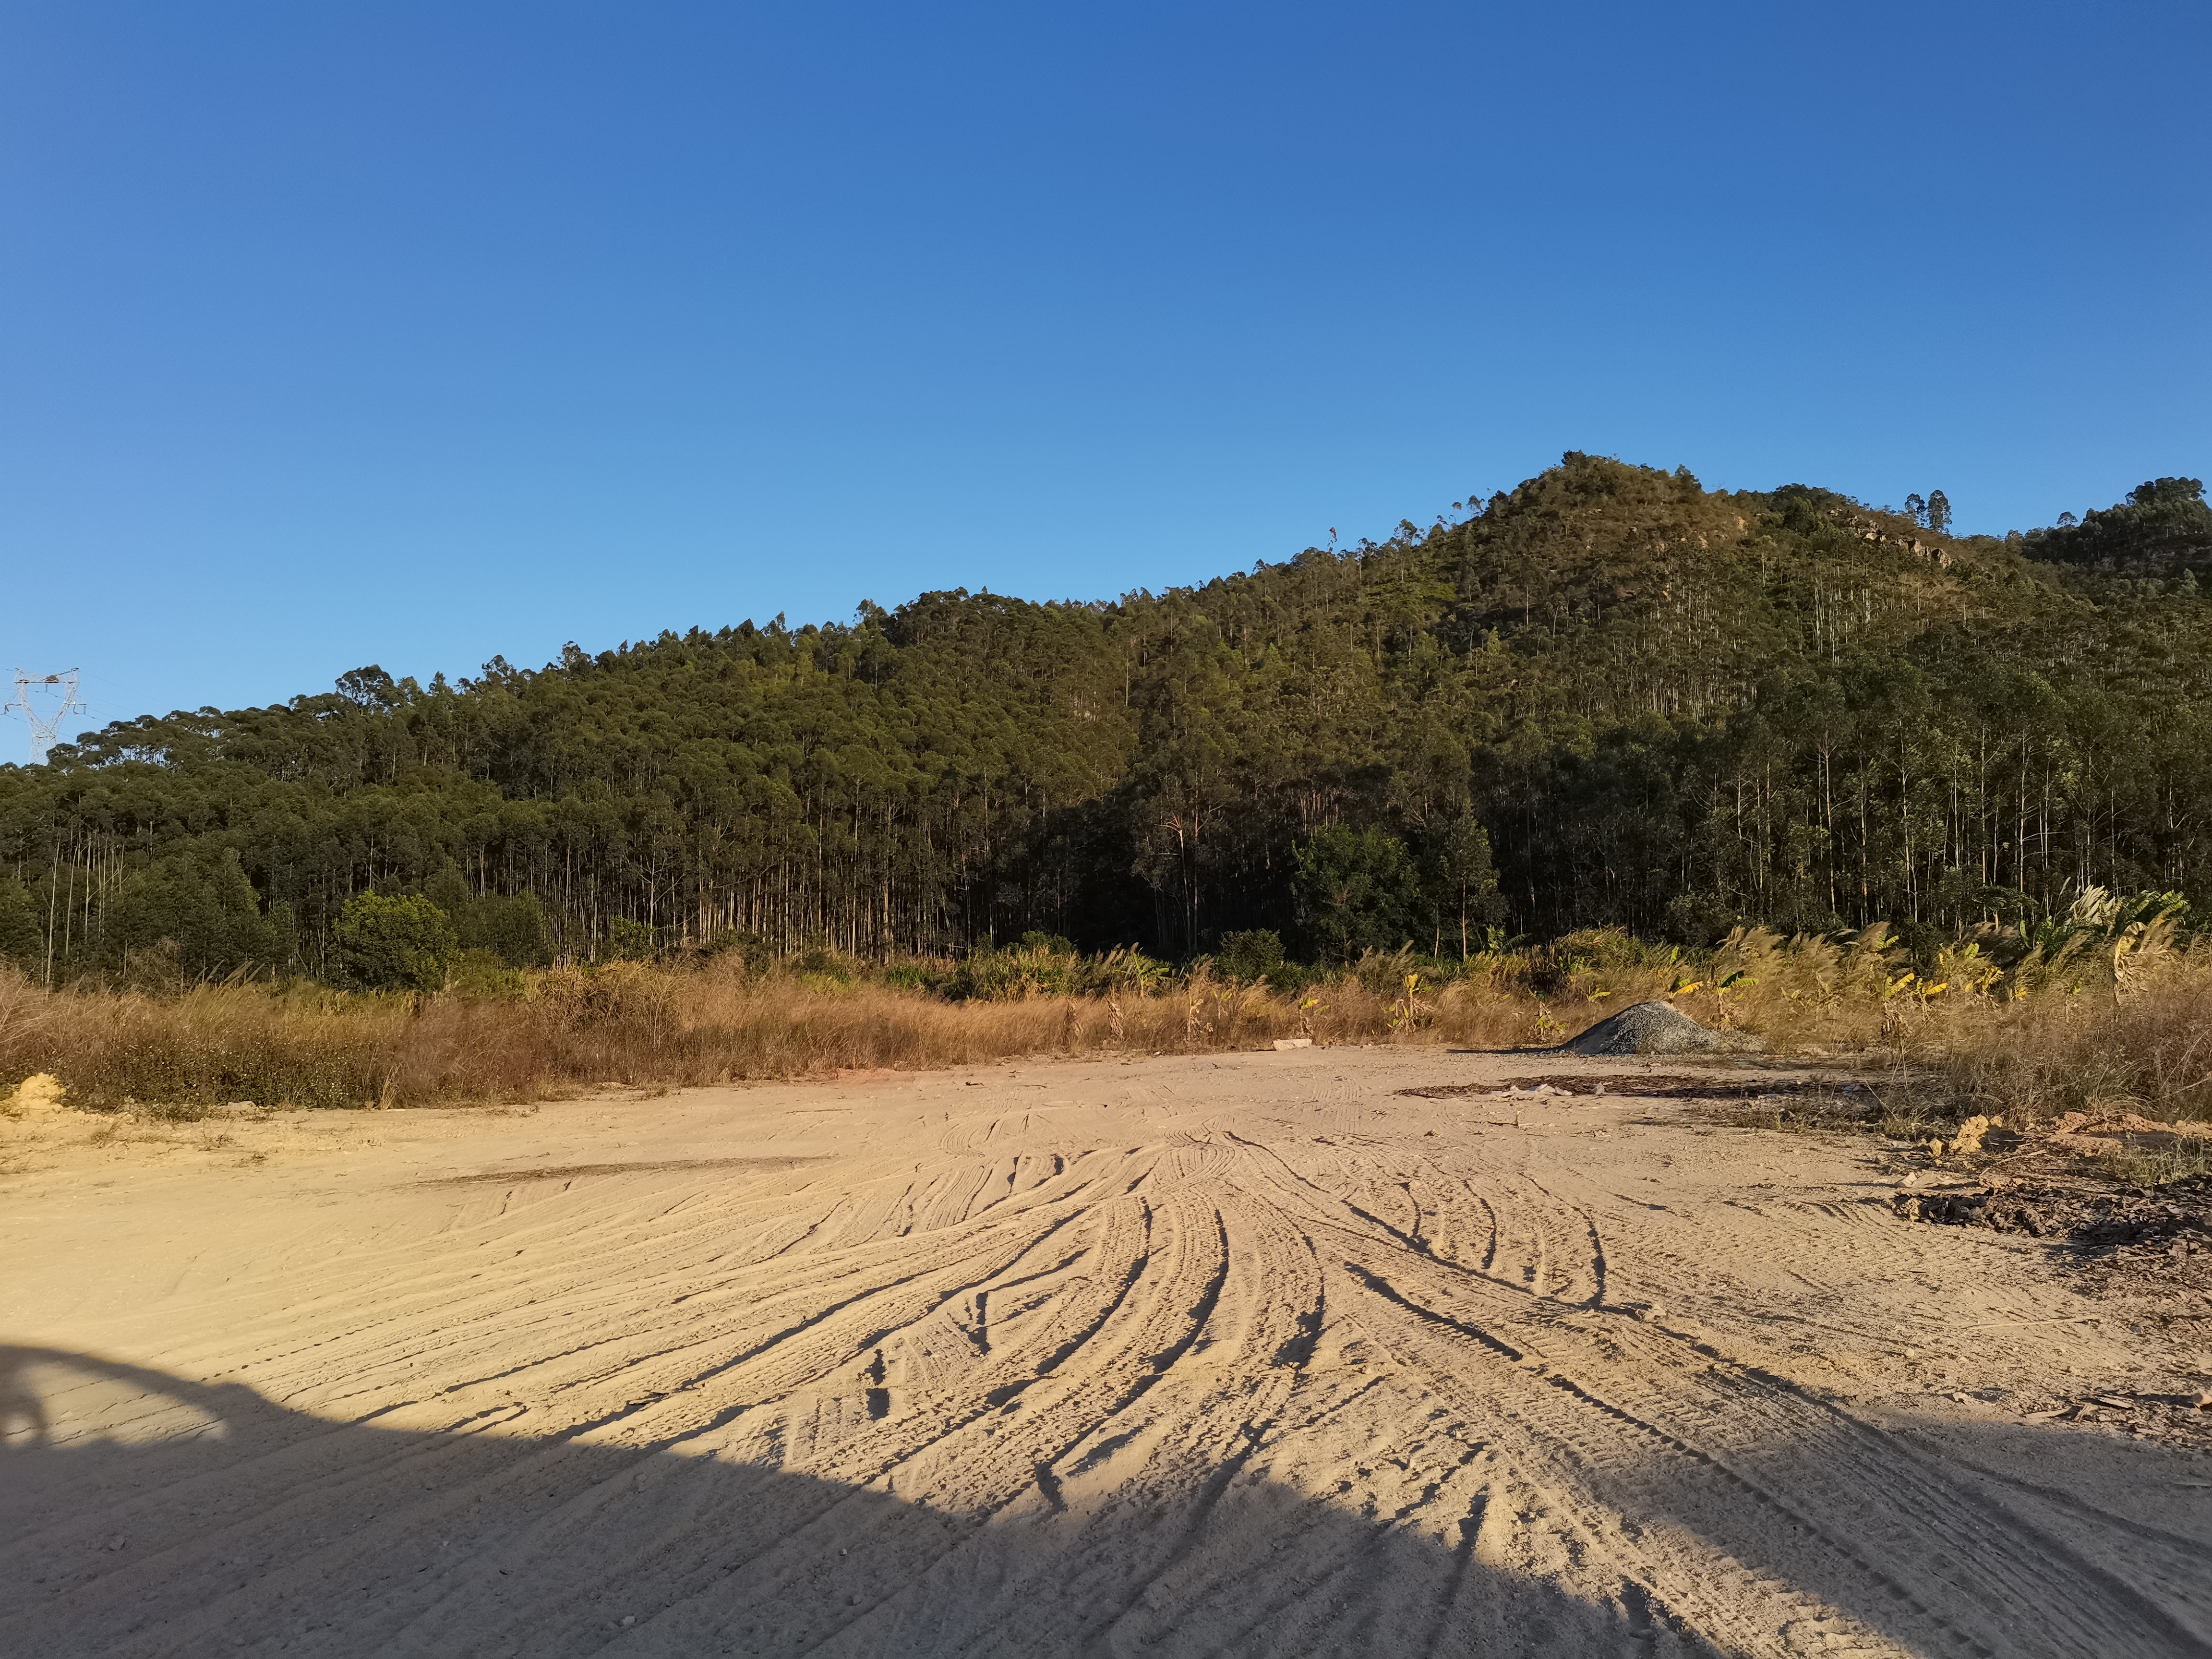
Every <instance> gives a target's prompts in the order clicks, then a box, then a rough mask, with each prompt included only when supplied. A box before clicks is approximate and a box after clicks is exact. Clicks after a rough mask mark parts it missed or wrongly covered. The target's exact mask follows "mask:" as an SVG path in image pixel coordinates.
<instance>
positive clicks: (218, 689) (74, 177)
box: [0, 0, 2212, 756]
mask: <svg viewBox="0 0 2212 1659" xmlns="http://www.w3.org/2000/svg"><path fill="white" fill-rule="evenodd" d="M2208 65H2212V8H2208V7H2206V6H2205V5H2203V3H2202V0H2196V3H2191V4H2165V5H2155V4H2145V5H2127V4H2118V5H2101V6H2096V7H2090V6H2084V5H2079V4H2076V5H2067V6H2058V5H2037V4H2006V5H1996V4H1990V5H1978V6H1961V5H1944V4H1914V5H1909V6H1906V5H1898V6H1884V5H1878V4H1857V5H1852V6H1825V7H1814V6H1810V5H1802V4H1766V5H1757V6H1751V5H1747V6H1741V7H1735V8H1730V7H1721V6H1711V7H1703V8H1699V7H1656V6H1651V5H1648V4H1644V5H1635V6H1626V5H1604V4H1596V5H1583V6H1578V7H1572V8H1569V7H1553V6H1534V5H1527V4H1521V5H1514V6H1498V7H1491V8H1484V7H1476V6H1461V7H1437V8H1421V7H1385V6H1334V7H1328V8H1311V9H1300V8H1297V7H1294V6H1288V5H1281V4H1278V5H1271V6H1265V7H1261V6H1255V7H1249V8H1244V9H1231V8H1228V7H1208V6H1202V5H1190V4H1182V5H1176V6H1163V7H1158V8H1152V7H1148V6H1144V5H1139V4H1133V3H1128V0H1119V3H1115V4H1114V5H1111V6H1097V7H1092V8H1087V9H1084V8H1073V7H1055V6H1036V5H1020V6H1015V5H1007V6H1002V7H986V6H957V5H942V6H932V7H915V6H901V7H890V6H883V7H857V6H836V5H831V4H824V3H809V4H804V5H791V6H785V7H775V8H747V7H743V6H738V5H733V4H714V5H703V4H702V5H696V6H693V5H674V4H653V3H635V4H620V5H617V4H611V3H603V4H600V5H596V6H588V7H587V6H578V5H568V4H557V3H545V0H532V3H528V4H515V5H511V6H506V5H491V4H467V3H452V0H441V3H438V4H405V3H397V0H384V3H378V4H374V5H368V4H344V3H330V4H313V5H301V4H297V3H293V0H282V3H276V0H271V3H264V4H252V5H242V4H234V3H228V0H194V3H191V4H189V5H155V4H150V3H143V4H99V3H78V0H70V3H66V4H64V3H32V4H27V3H20V0H16V3H6V4H4V5H0V567H4V568H0V574H4V576H5V578H6V580H5V585H4V587H0V670H5V669H7V668H9V667H12V666H14V665H19V664H20V665H22V666H25V667H29V668H35V669H46V668H61V667H68V666H72V665H77V666H82V669H83V670H84V672H85V687H86V691H87V695H88V698H89V700H90V702H91V703H92V710H93V714H94V717H95V719H97V720H106V719H112V718H118V717H123V716H126V715H130V714H136V713H139V712H142V711H145V710H159V709H167V708H173V707H197V706H199V705H201V704H206V703H214V704H217V705H221V706H226V707H228V706H237V705H239V704H241V703H249V702H270V701H276V700H278V699H281V698H283V697H285V696H289V695H291V694H292V693H295V692H297V691H301V690H320V689H324V688H326V687H327V686H328V685H329V684H330V682H331V679H332V678H334V677H335V676H336V675H337V674H338V673H339V672H341V671H343V670H345V669H347V668H350V667H353V666H356V665H360V664H363V663H368V662H377V663H380V664H382V665H384V666H386V668H388V669H390V670H391V671H392V672H394V673H398V674H406V673H412V674H416V675H418V676H422V677H425V678H427V677H428V675H429V674H430V673H431V672H432V671H435V670H438V669H443V670H445V671H447V672H448V673H449V674H452V673H472V672H474V671H475V670H476V669H477V665H479V664H480V663H482V662H483V660H484V659H487V658H489V657H490V656H491V655H492V654H493V653H503V654H504V655H506V656H507V658H508V659H510V660H512V661H513V662H515V663H517V664H519V665H536V664H538V663H542V662H544V661H545V660H546V659H549V658H550V657H552V656H554V655H555V654H556V653H558V651H559V649H560V647H561V645H562V642H563V641H567V640H570V639H574V640H575V641H579V642H580V643H581V644H582V645H584V646H586V647H589V648H592V649H599V648H601V647H607V646H611V645H613V644H616V643H617V642H618V641H621V640H623V639H624V638H639V637H643V636H647V635H652V634H654V633H656V632H658V631H659V630H660V629H663V628H676V629H682V628H684V627H687V626H690V625H692V624H695V623H696V624H702V625H706V626H710V627H711V626H720V625H723V624H726V623H734V622H738V621H741V620H743V619H744V618H745V617H756V618H758V619H761V620H763V621H765V620H766V619H767V618H769V617H772V616H774V615H775V614H776V613H777V612H779V611H782V612H786V613H787V614H788V615H789V617H790V618H791V619H792V621H793V623H798V622H800V621H804V620H829V619H843V618H847V617H850V615H851V614H852V612H853V610H854V606H855V605H857V604H858V602H859V601H860V600H861V599H876V600H878V601H879V602H881V603H883V604H885V605H895V604H896V603H897V602H898V601H900V600H901V599H905V598H907V597H908V596H910V595H911V594H913V593H915V592H917V591H920V590H921V589H924V588H930V587H949V586H968V587H970V588H975V587H979V586H987V587H989V588H991V589H992V590H994V591H995V592H1012V593H1018V594H1023V595H1026V596H1030V597H1033V598H1039V599H1049V598H1059V597H1063V596H1079V597H1093V596H1111V595H1114V594H1117V593H1119V592H1123V591H1125V590H1127V589H1130V588H1133V587H1136V586H1152V587H1155V588H1158V587H1160V586H1165V585H1168V584H1171V583H1176V582H1184V581H1189V580H1197V579H1202V578H1204V577H1206V576H1208V575H1211V574H1216V573H1218V572H1220V571H1224V570H1227V569H1230V568H1247V567H1249V566H1250V564H1251V563H1252V562H1253V561H1255V559H1262V558H1264V559H1270V560H1273V559H1280V558H1284V557H1286V556H1290V555H1291V554H1292V553H1295V552H1296V551H1297V550H1298V549H1299V548H1301V547H1303V546H1305V545H1308V544H1315V543H1321V542H1325V541H1326V540H1327V538H1328V531H1329V529H1330V527H1331V526H1336V527H1337V528H1338V530H1339V532H1340V536H1341V538H1342V539H1344V540H1346V541H1352V540H1356V539H1357V538H1359V537H1360V536H1362V535H1372V536H1375V537H1376V538H1381V537H1383V536H1384V535H1387V534H1388V533H1389V530H1390V528H1391V526H1393V525H1395V523H1396V521H1397V520H1399V519H1400V518H1401V516H1402V517H1410V518H1413V519H1414V520H1422V521H1425V520H1429V519H1430V518H1432V517H1433V516H1434V515H1435V514H1437V513H1439V512H1442V511H1444V510H1446V509H1447V508H1448V507H1449V504H1450V503H1451V502H1452V501H1454V500H1458V499H1465V498H1466V497H1467V496H1468V494H1469V493H1470V492H1480V493H1484V494H1486V493H1487V492H1489V491H1490V490H1492V489H1497V488H1498V487H1501V486H1505V485H1510V484H1511V483H1514V482H1515V481H1516V480H1517V479H1519V478H1521V477H1524V476H1526V475H1528V474H1529V473H1531V472H1534V471H1538V470H1540V469H1541V468H1542V467H1543V466H1545V465H1547V464H1549V463H1550V462H1552V461H1553V460H1554V459H1556V458H1557V457H1558V455H1559V452H1561V451H1562V450H1565V449H1567V448H1577V449H1586V450H1592V451H1596V452H1600V453H1613V454H1618V455H1620V456H1621V457H1623V458H1624V459H1632V460H1638V461H1644V462H1649V463H1653V464H1656V465H1667V466H1673V465H1676V464H1678V463H1682V464H1686V465H1689V466H1690V467H1691V468H1692V470H1693V471H1696V472H1697V473H1698V474H1699V476H1700V477H1703V478H1704V479H1705V481H1706V483H1708V484H1716V485H1727V486H1730V487H1758V488H1765V487H1771V486H1772V485H1775V484H1778V483H1785V482H1789V481H1791V480H1802V481H1805V482H1808V483H1822V484H1826V485H1828V486H1831V487H1832V488H1836V489H1843V490H1846V491H1849V492H1850V493H1852V494H1854V495H1859V496H1861V497H1863V498H1864V499H1868V500H1870V501H1875V502H1881V501H1900V500H1902V499H1903V498H1904V496H1905V495H1906V494H1907V493H1908V492H1910V491H1914V490H1918V491H1920V492H1921V493H1923V494H1925V493H1926V492H1927V491H1928V490H1929V489H1933V488H1941V489H1944V490H1945V491H1946V492H1947V493H1948V495H1949V496H1950V497H1951V499H1952V501H1954V504H1955V507H1956V510H1957V513H1958V517H1959V522H1960V526H1961V527H1962V528H1965V529H1968V530H2002V529H2005V528H2007V527H2010V526H2028V525H2033V524H2040V523H2047V522H2048V521H2050V520H2051V519H2052V518H2053V517H2054V516H2055V515H2056V514H2057V513H2058V512H2059V511H2060V510H2061V509H2063V508H2068V507H2071V508H2073V509H2075V510H2076V511H2079V510H2081V509H2082V508H2084V507H2090V506H2098V505H2103V504H2106V503H2108V502H2110V501H2113V500H2114V499H2116V498H2117V497H2118V496H2119V495H2122V494H2123V493H2124V492H2125V491H2126V490H2127V489H2129V488H2130V487H2131V486H2132V485H2134V484H2135V483H2137V482H2138V481H2140V480H2141V479H2142V478H2144V477H2149V476H2152V475H2154V474H2163V473H2174V472H2181V473H2187V474H2191V475H2193V476H2203V475H2204V474H2205V473H2206V472H2207V471H2212V412H2208V401H2207V392H2208V386H2212V377H2208V373H2207V371H2208V369H2212V327H2208V320H2207V308H2208V297H2212V258H2208V255H2212V234H2208V231H2212V212H2209V211H2208V210H2209V209H2212V123H2208V121H2207V120H2206V119H2205V109H2206V105H2207V87H2206V79H2207V71H2208ZM75 724H76V725H77V726H81V725H82V724H83V722H76V723H75ZM19 730H20V728H19ZM18 742H19V739H18V738H7V737H5V735H4V733H0V754H7V755H10V756H12V755H13V754H14V752H15V750H16V748H17V745H18Z"/></svg>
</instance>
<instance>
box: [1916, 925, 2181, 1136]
mask: <svg viewBox="0 0 2212 1659" xmlns="http://www.w3.org/2000/svg"><path fill="white" fill-rule="evenodd" d="M1933 1012H1934V1011H1931V1014H1932V1013H1933ZM1906 1051H1907V1053H1908V1054H1910V1055H1911V1058H1912V1059H1913V1060H1915V1061H1916V1062H1917V1063H1918V1064H1919V1065H1921V1066H1924V1067H1926V1068H1927V1069H1929V1071H1931V1072H1934V1073H1936V1074H1938V1075H1940V1076H1941V1077H1942V1078H1944V1079H1946V1080H1948V1083H1949V1084H1950V1085H1951V1086H1952V1087H1953V1088H1954V1090H1955V1091H1956V1092H1957V1094H1958V1096H1959V1097H1960V1099H1961V1100H1962V1101H1963V1102H1965V1103H1967V1104H1968V1105H1970V1106H1971V1108H1972V1109H1974V1110H1978V1111H1985V1112H1991V1113H1996V1112H2002V1113H2004V1114H2005V1121H2007V1122H2008V1123H2015V1124H2019V1123H2033V1122H2040V1121H2047V1120H2049V1119H2051V1118H2054V1117H2057V1115H2060V1114H2061V1113H2063V1112H2068V1111H2076V1110H2095V1109H2116V1110H2126V1111H2132V1112H2136V1113H2138V1114H2140V1115H2142V1116H2144V1117H2152V1118H2158V1119H2160V1120H2163V1121H2174V1120H2176V1119H2194V1120H2197V1121H2204V1120H2207V1119H2212V963H2208V962H2206V961H2205V960H2204V959H2203V957H2202V956H2201V955H2199V954H2198V953H2191V954H2190V955H2189V956H2187V957H2181V956H2179V955H2177V957H2176V958H2175V960H2174V961H2173V962H2172V964H2171V965H2170V966H2168V967H2167V968H2166V969H2165V971H2163V972H2161V973H2160V974H2158V975H2156V976H2155V977H2154V978H2151V979H2149V980H2148V982H2139V983H2138V984H2136V986H2134V987H2131V988H2130V990H2129V991H2128V992H2127V993H2126V994H2124V995H2116V994H2114V993H2113V991H2112V988H2110V987H2106V988H2104V989H2102V990H2100V991H2082V992H2078V993H2075V994H2070V995H2069V994H2056V993H2054V994H2044V995H2040V996H2033V995H2031V996H2021V997H2016V998H2015V999H2013V1000H2009V1001H2006V1002H1995V1001H1990V1000H1985V999H1978V1000H1976V1002H1975V1003H1974V1004H1967V1003H1961V1004H1960V1005H1959V1006H1956V1007H1954V1008H1952V1009H1948V1010H1943V1011H1942V1012H1941V1014H1940V1016H1938V1017H1934V1018H1930V1019H1929V1021H1928V1022H1927V1023H1926V1024H1925V1025H1924V1027H1923V1029H1921V1030H1917V1031H1915V1032H1913V1033H1912V1034H1911V1038H1910V1041H1909V1043H1908V1045H1907V1050H1906Z"/></svg>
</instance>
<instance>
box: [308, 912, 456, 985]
mask: <svg viewBox="0 0 2212 1659" xmlns="http://www.w3.org/2000/svg"><path fill="white" fill-rule="evenodd" d="M460 948H461V941H460V935H459V933H457V932H456V931H455V929H454V927H453V921H452V919H451V918H450V917H448V916H447V915H446V913H445V912H444V911H443V910H441V909H440V908H438V907H437V906H436V905H435V904H433V903H432V902H430V901H429V900H428V899H427V898H424V897H422V896H421V895H419V894H416V895H414V896H408V897H399V896H387V895H385V894H381V893H363V894H362V895H361V896H358V897H356V898H353V899H349V901H347V903H346V907H345V909H344V911H343V913H342V914H341V915H339V917H338V927H337V953H336V962H337V971H338V976H339V977H340V978H341V979H342V980H343V981H344V982H345V983H347V984H349V985H353V986H357V987H360V988H362V989H363V990H368V991H436V990H441V989H442V988H444V986H445V983H446V976H447V973H448V972H449V971H450V970H451V969H452V968H453V961H454V958H455V957H458V956H459V954H460Z"/></svg>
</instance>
